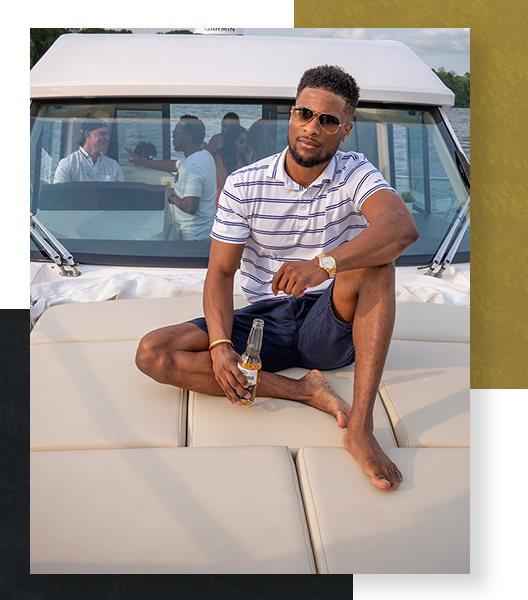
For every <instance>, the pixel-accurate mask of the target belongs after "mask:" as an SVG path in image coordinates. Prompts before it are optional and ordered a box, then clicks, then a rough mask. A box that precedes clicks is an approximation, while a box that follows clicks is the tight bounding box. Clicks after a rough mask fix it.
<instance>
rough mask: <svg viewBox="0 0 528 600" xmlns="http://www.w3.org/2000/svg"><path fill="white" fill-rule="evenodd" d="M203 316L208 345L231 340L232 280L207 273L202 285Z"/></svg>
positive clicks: (220, 275) (221, 275)
mask: <svg viewBox="0 0 528 600" xmlns="http://www.w3.org/2000/svg"><path fill="white" fill-rule="evenodd" d="M204 315H205V320H206V321H207V329H208V331H209V341H210V343H212V342H215V341H216V340H220V339H230V338H231V332H232V329H233V278H229V277H226V276H225V275H223V274H219V273H212V272H211V271H208V273H207V277H206V279H205V284H204Z"/></svg>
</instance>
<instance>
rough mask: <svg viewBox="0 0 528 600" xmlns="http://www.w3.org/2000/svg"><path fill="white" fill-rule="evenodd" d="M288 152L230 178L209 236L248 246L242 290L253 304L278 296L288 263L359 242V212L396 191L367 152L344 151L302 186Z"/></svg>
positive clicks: (362, 225)
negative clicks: (375, 197) (277, 281)
mask: <svg viewBox="0 0 528 600" xmlns="http://www.w3.org/2000/svg"><path fill="white" fill-rule="evenodd" d="M286 152H287V149H285V150H284V151H283V152H281V153H280V154H276V155H274V156H270V157H268V158H264V159H263V160H260V161H259V162H256V163H254V164H252V165H249V166H247V167H244V168H242V169H240V170H238V171H235V172H234V173H233V174H232V175H230V176H229V177H228V178H227V180H226V183H225V186H224V189H223V191H222V194H221V196H220V199H219V203H218V211H217V214H216V218H215V222H214V225H213V230H212V232H211V237H213V238H214V239H216V240H219V241H220V242H226V243H230V244H245V248H244V250H243V253H242V261H241V265H240V273H241V285H242V290H243V292H244V295H245V296H246V298H247V299H248V300H249V301H250V302H256V301H257V300H261V299H263V298H273V297H274V296H273V293H272V291H271V281H272V279H273V276H274V275H275V273H276V272H277V271H278V270H279V268H280V267H281V265H282V263H284V262H286V261H290V260H310V259H312V258H314V256H316V255H317V254H320V253H321V252H330V251H331V250H332V249H334V248H336V247H337V246H340V245H341V244H344V243H345V242H348V241H349V240H351V239H353V238H354V237H356V236H357V235H358V234H359V233H361V231H363V230H364V229H365V228H366V227H367V226H368V223H367V221H366V219H365V217H364V216H363V215H362V213H361V210H360V207H361V205H362V203H363V202H364V201H365V199H366V198H368V196H370V195H371V194H373V193H374V192H376V191H377V190H380V189H389V190H392V189H393V188H391V186H390V185H389V184H388V183H387V182H386V181H385V179H384V178H383V176H382V175H381V173H380V172H379V171H378V170H377V169H376V168H375V167H374V166H373V165H372V164H371V163H369V162H368V160H367V159H366V158H365V156H364V155H363V154H359V153H356V152H346V153H345V152H341V151H337V153H336V154H335V156H334V157H333V158H332V160H331V161H330V163H329V164H328V166H327V167H326V168H325V170H324V171H323V172H322V173H321V175H320V176H319V177H318V178H317V179H316V180H315V181H314V182H313V183H312V184H310V185H309V186H308V187H307V188H303V187H302V186H301V185H299V184H298V183H296V182H295V181H293V180H292V179H291V178H290V177H289V175H288V174H287V173H286V170H285V168H284V161H285V158H286ZM329 283H330V281H329V280H327V281H325V282H324V283H323V284H321V285H320V286H318V287H316V288H309V290H308V291H319V290H322V289H324V288H326V287H327V286H328V285H329ZM280 295H282V296H284V293H282V292H281V293H280Z"/></svg>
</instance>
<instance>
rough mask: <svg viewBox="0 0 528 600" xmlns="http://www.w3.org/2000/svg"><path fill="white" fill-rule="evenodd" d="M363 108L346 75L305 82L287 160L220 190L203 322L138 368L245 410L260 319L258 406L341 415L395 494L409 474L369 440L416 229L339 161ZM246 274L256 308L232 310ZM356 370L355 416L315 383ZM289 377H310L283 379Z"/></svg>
mask: <svg viewBox="0 0 528 600" xmlns="http://www.w3.org/2000/svg"><path fill="white" fill-rule="evenodd" d="M358 100H359V88H358V86H357V84H356V81H355V80H354V78H353V77H352V76H351V75H349V74H348V73H346V72H345V71H343V70H342V69H341V68H340V67H335V66H329V65H324V66H320V67H314V68H312V69H308V70H307V71H306V72H305V73H304V74H303V76H302V77H301V80H300V83H299V85H298V88H297V97H296V103H295V106H294V107H292V109H291V114H290V121H289V130H288V145H287V147H286V148H285V149H284V150H283V151H282V152H280V153H279V154H275V155H274V156H270V157H268V158H264V159H262V160H260V161H258V162H256V163H253V164H252V165H251V166H249V167H247V168H242V169H240V170H238V171H236V172H235V173H233V174H232V175H230V176H229V177H228V178H227V180H226V182H225V185H224V189H223V191H222V194H221V196H220V201H219V204H218V212H217V216H216V219H215V222H214V226H213V230H212V232H211V238H212V241H211V250H210V254H209V266H208V270H207V276H206V280H205V285H204V292H203V307H204V314H205V318H198V319H193V320H191V321H189V322H186V323H180V324H178V325H170V326H167V327H163V328H161V329H157V330H155V331H151V332H150V333H148V334H147V335H146V336H144V337H143V338H142V340H141V341H140V344H139V347H138V350H137V354H136V365H137V367H138V368H139V369H140V370H141V371H142V372H143V373H145V374H147V375H149V376H150V377H152V378H153V379H155V380H156V381H158V382H161V383H166V384H172V385H174V386H177V387H179V388H182V389H187V390H193V391H195V392H199V393H205V394H211V395H217V396H224V397H226V398H227V399H228V401H229V402H230V403H231V404H233V405H239V406H240V405H241V401H240V398H241V397H242V398H248V397H250V394H249V392H248V390H247V386H248V383H247V381H246V379H245V377H244V375H243V374H242V372H241V371H240V370H239V368H238V361H239V359H240V356H241V355H242V353H243V352H244V350H245V347H246V342H247V336H248V332H249V330H250V329H251V324H252V322H253V319H254V318H256V317H258V318H261V319H263V320H264V322H265V325H264V339H263V344H262V350H261V360H262V373H261V377H260V382H259V387H258V394H259V395H261V396H268V397H273V398H276V397H279V398H285V399H289V400H294V401H299V402H303V403H305V404H308V405H309V406H312V407H315V408H318V409H320V410H322V411H325V412H327V413H330V414H331V415H333V416H334V417H335V419H336V421H337V426H339V427H341V428H342V429H343V431H344V436H343V442H344V445H345V447H346V448H347V449H348V451H349V452H350V453H351V454H352V456H353V457H354V458H355V459H356V460H357V461H358V463H359V465H360V466H361V467H362V469H363V470H364V472H365V473H366V474H367V475H368V477H370V480H371V482H372V483H373V484H374V485H375V486H376V487H378V488H380V489H382V490H394V489H396V488H397V487H398V486H399V484H400V482H401V480H402V475H401V473H400V471H399V469H398V467H397V466H396V465H395V464H394V463H393V462H392V461H391V460H390V459H389V457H388V456H387V455H386V454H385V452H384V451H383V449H382V448H381V446H380V445H379V443H378V442H377V440H376V438H375V436H374V433H373V409H374V402H375V399H376V395H377V392H378V387H379V384H380V381H381V375H382V371H383V367H384V364H385V358H386V356H387V351H388V348H389V343H390V339H391V333H392V329H393V325H394V317H395V266H394V261H395V260H396V258H397V257H398V256H400V254H402V253H403V252H404V251H405V250H406V249H407V248H408V247H409V246H410V245H411V244H412V243H413V242H415V241H416V240H417V239H418V230H417V228H416V225H415V222H414V219H413V217H412V215H411V213H410V211H409V209H408V208H407V207H406V205H405V202H403V200H402V199H401V198H400V197H399V196H398V194H397V193H396V191H395V190H394V189H393V188H391V186H390V185H389V184H388V183H387V182H386V181H385V180H384V178H383V176H382V175H381V173H380V172H379V171H378V170H377V169H376V168H375V167H374V166H373V165H372V164H371V163H370V162H369V161H368V160H367V159H366V158H365V156H364V155H362V154H359V153H357V152H342V151H340V150H339V145H340V143H341V142H342V141H344V140H346V138H347V137H348V135H349V134H350V131H351V130H352V127H353V122H352V115H353V113H354V110H355V108H356V106H357V103H358ZM239 266H240V274H241V287H242V290H243V292H244V294H245V296H246V299H247V300H248V301H249V302H250V304H249V306H247V307H245V308H242V309H237V310H233V283H234V279H235V273H236V271H237V269H238V268H239ZM353 362H355V371H354V384H353V386H354V387H353V403H352V407H350V406H349V404H348V403H347V402H345V401H344V400H343V399H342V398H341V397H340V396H339V395H338V394H336V393H335V391H334V390H333V389H332V388H331V387H330V385H329V383H328V382H327V380H326V378H325V377H324V375H323V374H322V373H321V370H326V369H336V368H341V367H344V366H346V365H350V364H351V363H353ZM288 367H303V368H305V369H309V372H308V373H307V374H306V375H304V376H303V377H302V378H300V379H291V378H288V377H284V376H282V375H279V374H277V371H280V370H282V369H286V368H288Z"/></svg>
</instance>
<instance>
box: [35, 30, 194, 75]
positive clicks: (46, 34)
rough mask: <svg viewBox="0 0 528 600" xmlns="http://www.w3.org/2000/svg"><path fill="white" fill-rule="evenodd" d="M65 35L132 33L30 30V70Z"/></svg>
mask: <svg viewBox="0 0 528 600" xmlns="http://www.w3.org/2000/svg"><path fill="white" fill-rule="evenodd" d="M65 33H132V31H130V29H99V28H92V29H58V28H55V29H35V28H31V29H30V67H29V68H30V69H32V68H33V67H34V65H35V64H36V63H37V62H38V61H39V60H40V59H41V58H42V57H43V56H44V54H45V53H46V52H47V51H48V50H49V48H50V47H51V45H52V44H53V42H54V41H55V40H56V39H57V38H59V37H60V36H61V35H64V34H65ZM165 33H167V34H170V33H192V31H190V30H189V29H173V30H172V31H167V32H165Z"/></svg>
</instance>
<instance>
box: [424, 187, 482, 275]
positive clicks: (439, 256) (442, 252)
mask: <svg viewBox="0 0 528 600" xmlns="http://www.w3.org/2000/svg"><path fill="white" fill-rule="evenodd" d="M470 198H471V196H468V199H467V200H466V202H465V204H464V206H463V207H462V208H461V209H460V211H459V213H458V215H457V218H456V219H455V222H454V223H453V226H452V227H451V229H450V230H449V232H448V234H447V235H446V237H445V240H444V241H443V243H442V244H441V245H440V248H438V250H437V252H436V254H435V256H434V258H433V261H432V262H431V264H430V265H429V269H428V270H427V273H426V275H432V274H433V272H434V271H435V270H436V268H437V267H438V266H440V264H441V263H442V260H444V264H445V259H444V257H445V258H446V259H447V256H446V253H447V249H448V247H449V244H450V243H451V240H452V238H453V236H454V235H455V232H456V230H457V229H458V226H459V225H460V221H461V220H462V218H463V217H464V213H465V212H466V209H467V208H468V207H469V199H470ZM468 224H469V217H468V220H467V222H466V224H465V225H464V227H463V233H465V232H466V229H467V227H468ZM463 233H462V235H463ZM459 238H460V239H459ZM457 241H458V244H457ZM461 241H462V237H461V235H460V234H459V235H458V237H457V239H456V240H455V243H454V244H453V248H455V245H456V248H455V253H456V251H457V250H458V246H459V245H460V242H461ZM453 256H454V254H453ZM453 256H452V257H451V260H453ZM450 264H451V263H450ZM422 268H424V267H422ZM446 268H447V267H446ZM444 270H445V269H444Z"/></svg>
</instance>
